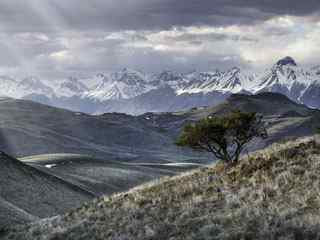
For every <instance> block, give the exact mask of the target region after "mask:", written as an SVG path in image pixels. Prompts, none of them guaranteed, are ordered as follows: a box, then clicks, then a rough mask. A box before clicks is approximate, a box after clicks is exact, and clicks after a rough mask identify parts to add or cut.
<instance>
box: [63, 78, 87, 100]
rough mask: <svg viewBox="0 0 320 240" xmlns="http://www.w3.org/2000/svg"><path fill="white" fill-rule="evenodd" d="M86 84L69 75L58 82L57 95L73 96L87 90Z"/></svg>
mask: <svg viewBox="0 0 320 240" xmlns="http://www.w3.org/2000/svg"><path fill="white" fill-rule="evenodd" d="M88 90H89V89H88V88H87V86H86V85H84V84H83V83H82V82H80V81H79V80H78V79H77V78H75V77H69V78H68V79H67V80H66V81H64V82H62V83H61V84H60V87H59V89H58V90H57V95H58V96H69V97H71V96H75V95H81V94H82V93H83V92H85V91H88Z"/></svg>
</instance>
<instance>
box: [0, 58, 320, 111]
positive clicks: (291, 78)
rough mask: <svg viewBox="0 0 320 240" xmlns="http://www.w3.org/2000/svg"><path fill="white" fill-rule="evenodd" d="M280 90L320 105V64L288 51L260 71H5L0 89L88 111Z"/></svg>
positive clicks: (180, 106)
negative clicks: (47, 74) (55, 77)
mask: <svg viewBox="0 0 320 240" xmlns="http://www.w3.org/2000/svg"><path fill="white" fill-rule="evenodd" d="M259 92H278V93H282V94H284V95H286V96H288V97H289V98H291V99H292V100H294V101H296V102H298V103H303V104H306V105H308V106H310V107H313V108H320V66H315V67H312V68H310V69H306V68H303V67H301V66H299V64H297V63H296V61H295V60H294V59H293V58H291V57H285V58H283V59H280V60H279V61H278V62H276V63H275V64H274V65H273V66H271V67H270V68H269V69H266V70H265V71H263V72H260V73H254V72H248V71H243V70H241V69H240V68H238V67H233V68H231V69H230V70H228V71H220V70H214V71H210V72H197V71H193V72H190V73H186V74H184V73H179V72H174V71H163V72H161V73H159V74H150V75H149V74H146V73H143V72H141V71H136V70H132V69H127V68H125V69H123V70H121V71H118V72H115V73H99V74H96V75H95V76H93V77H87V78H75V77H69V78H67V79H64V80H59V81H45V80H42V79H38V78H36V77H29V78H25V79H23V80H16V79H13V78H10V77H7V76H0V95H2V96H9V97H13V98H27V99H31V100H34V101H38V102H42V103H45V104H50V105H53V106H57V107H62V108H68V109H71V110H75V111H83V112H87V113H102V112H124V113H130V114H141V113H145V112H150V111H153V112H159V111H162V112H163V111H179V110H185V109H188V108H193V107H199V106H204V105H215V104H218V103H220V102H221V101H223V100H225V99H226V98H227V97H228V96H229V95H230V94H234V93H246V94H256V93H259Z"/></svg>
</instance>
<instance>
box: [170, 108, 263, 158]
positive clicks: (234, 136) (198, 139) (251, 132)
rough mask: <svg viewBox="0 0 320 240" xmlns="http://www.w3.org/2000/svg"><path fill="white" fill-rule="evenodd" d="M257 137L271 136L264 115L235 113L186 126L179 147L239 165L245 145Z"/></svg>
mask: <svg viewBox="0 0 320 240" xmlns="http://www.w3.org/2000/svg"><path fill="white" fill-rule="evenodd" d="M256 137H260V138H266V137H267V131H266V128H265V124H264V123H263V121H262V116H261V115H258V114H256V113H244V112H241V111H234V112H232V113H230V114H229V115H226V116H222V117H207V118H205V119H202V120H200V121H199V122H197V123H194V124H188V125H186V126H185V127H184V130H183V132H182V134H181V136H180V137H179V139H178V141H177V143H176V144H177V145H178V146H189V147H191V148H193V149H195V150H204V151H208V152H211V153H213V154H214V155H215V156H216V157H217V158H218V159H221V160H223V161H224V162H226V163H230V164H231V163H237V162H238V160H239V157H240V154H241V152H242V151H243V149H244V147H245V145H246V144H248V143H249V142H250V141H251V140H252V139H254V138H256Z"/></svg>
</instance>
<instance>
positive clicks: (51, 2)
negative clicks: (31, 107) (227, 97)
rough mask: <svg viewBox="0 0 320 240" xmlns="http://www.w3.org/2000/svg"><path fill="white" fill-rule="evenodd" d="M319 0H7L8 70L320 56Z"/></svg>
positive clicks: (190, 66)
mask: <svg viewBox="0 0 320 240" xmlns="http://www.w3.org/2000/svg"><path fill="white" fill-rule="evenodd" d="M319 44H320V1H319V0H304V1H301V0H277V1H275V0H90V1H87V0H65V1H61V0H1V1H0V74H6V75H12V76H15V75H16V76H23V75H36V76H41V77H44V78H48V79H49V78H60V77H67V76H76V75H81V74H84V75H85V74H88V75H90V74H94V73H98V72H109V71H117V70H119V69H122V68H125V67H127V68H133V69H138V70H142V71H145V72H149V73H151V72H160V71H162V70H174V71H181V72H188V71H193V70H199V71H210V70H215V69H223V70H224V69H228V68H231V67H233V66H238V67H242V68H245V69H262V68H266V67H268V66H270V65H272V64H274V63H275V62H276V61H277V60H279V59H280V58H282V57H285V56H291V57H293V58H294V59H295V60H296V62H298V64H300V65H306V66H310V65H319V64H320V61H319V60H320V59H319V56H320V46H319Z"/></svg>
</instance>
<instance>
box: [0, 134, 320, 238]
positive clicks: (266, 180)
mask: <svg viewBox="0 0 320 240" xmlns="http://www.w3.org/2000/svg"><path fill="white" fill-rule="evenodd" d="M317 138H319V137H311V138H304V139H298V140H296V141H293V142H286V143H282V144H275V145H273V146H272V147H270V148H268V149H266V150H263V151H259V152H257V153H254V154H252V155H250V156H248V157H245V158H243V159H242V160H241V161H240V163H239V164H238V165H237V166H235V167H226V166H225V165H223V164H221V163H217V164H215V165H213V166H212V167H208V168H203V169H200V170H196V171H192V172H190V173H188V174H183V175H181V176H177V177H173V178H163V179H160V180H158V181H156V182H152V183H149V184H145V185H143V186H140V187H137V188H135V189H132V190H131V191H129V192H126V193H121V194H117V195H113V196H111V197H104V198H101V199H97V200H96V201H94V202H92V203H88V204H86V205H84V206H82V207H81V208H79V209H77V210H75V211H73V212H70V213H68V214H66V215H65V216H61V217H56V218H53V219H48V220H44V221H41V222H38V223H34V224H31V225H27V226H19V227H16V228H15V229H12V230H10V231H8V232H6V233H4V234H3V238H4V239H115V240H125V239H129V240H131V239H132V240H133V239H138V240H140V239H149V240H151V239H154V240H161V239H172V240H173V239H181V240H182V239H183V240H188V239H199V240H200V239H203V240H205V239H208V240H209V239H210V240H211V239H320V142H319V140H317Z"/></svg>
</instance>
